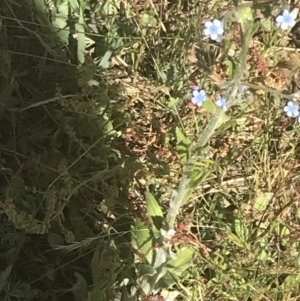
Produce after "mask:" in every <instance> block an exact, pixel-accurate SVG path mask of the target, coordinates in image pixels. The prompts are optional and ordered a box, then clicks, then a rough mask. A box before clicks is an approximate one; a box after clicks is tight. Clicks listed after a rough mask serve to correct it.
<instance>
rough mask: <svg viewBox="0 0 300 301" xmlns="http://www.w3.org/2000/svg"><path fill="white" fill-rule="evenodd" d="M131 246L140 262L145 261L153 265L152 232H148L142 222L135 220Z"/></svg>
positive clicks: (138, 219)
mask: <svg viewBox="0 0 300 301" xmlns="http://www.w3.org/2000/svg"><path fill="white" fill-rule="evenodd" d="M132 244H133V247H134V248H135V250H136V251H137V252H139V253H140V254H139V255H140V256H141V258H140V259H141V261H143V260H146V261H147V263H149V264H150V265H153V263H154V252H153V246H154V235H153V231H151V230H149V229H148V228H147V227H146V226H145V224H144V222H143V221H142V220H141V219H140V218H137V219H136V220H135V225H134V228H133V231H132Z"/></svg>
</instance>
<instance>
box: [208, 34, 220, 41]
mask: <svg viewBox="0 0 300 301" xmlns="http://www.w3.org/2000/svg"><path fill="white" fill-rule="evenodd" d="M210 38H211V39H212V40H213V41H216V40H217V39H218V35H217V34H216V33H212V34H211V35H210Z"/></svg>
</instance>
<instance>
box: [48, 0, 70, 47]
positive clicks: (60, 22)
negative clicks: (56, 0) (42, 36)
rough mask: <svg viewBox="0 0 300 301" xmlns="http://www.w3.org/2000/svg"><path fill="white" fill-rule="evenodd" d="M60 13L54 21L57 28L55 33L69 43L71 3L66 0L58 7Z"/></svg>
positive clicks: (53, 24) (53, 25)
mask: <svg viewBox="0 0 300 301" xmlns="http://www.w3.org/2000/svg"><path fill="white" fill-rule="evenodd" d="M57 11H58V14H57V15H56V18H55V20H53V21H52V26H51V27H52V28H55V31H56V32H55V35H56V36H57V37H58V38H60V39H61V40H62V41H63V42H64V43H65V44H67V45H68V44H69V35H70V27H69V26H68V20H69V3H68V1H64V2H63V3H62V4H61V5H59V6H58V7H57Z"/></svg>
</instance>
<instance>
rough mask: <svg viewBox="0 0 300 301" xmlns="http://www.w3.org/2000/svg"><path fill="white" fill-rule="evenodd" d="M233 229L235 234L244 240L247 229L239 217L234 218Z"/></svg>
mask: <svg viewBox="0 0 300 301" xmlns="http://www.w3.org/2000/svg"><path fill="white" fill-rule="evenodd" d="M234 230H235V232H236V234H237V236H238V237H239V238H240V239H241V240H242V241H243V242H246V241H247V239H248V235H249V230H248V228H247V227H246V225H245V223H244V222H243V221H242V220H241V219H240V218H236V219H235V220H234Z"/></svg>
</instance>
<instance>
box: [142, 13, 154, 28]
mask: <svg viewBox="0 0 300 301" xmlns="http://www.w3.org/2000/svg"><path fill="white" fill-rule="evenodd" d="M141 19H142V24H143V25H144V26H156V25H157V20H156V18H155V11H153V10H144V11H143V12H142V13H141Z"/></svg>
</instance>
